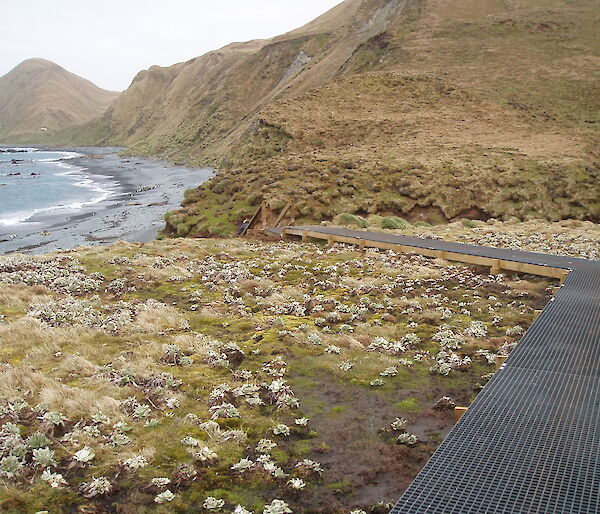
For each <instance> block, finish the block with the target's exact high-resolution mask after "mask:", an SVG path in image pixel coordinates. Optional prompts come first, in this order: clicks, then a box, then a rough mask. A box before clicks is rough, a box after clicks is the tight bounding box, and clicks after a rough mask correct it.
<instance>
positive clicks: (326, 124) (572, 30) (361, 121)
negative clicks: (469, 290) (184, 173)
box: [168, 1, 600, 234]
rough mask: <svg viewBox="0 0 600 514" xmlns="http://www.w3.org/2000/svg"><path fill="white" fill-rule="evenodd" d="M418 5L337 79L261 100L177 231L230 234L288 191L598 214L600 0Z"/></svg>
mask: <svg viewBox="0 0 600 514" xmlns="http://www.w3.org/2000/svg"><path fill="white" fill-rule="evenodd" d="M471 4H472V5H471ZM411 5H412V8H408V4H407V8H406V10H405V11H404V15H403V16H398V17H396V18H395V19H394V23H392V24H391V25H390V26H389V27H388V28H387V29H386V30H385V31H383V32H381V33H379V34H378V35H377V36H375V37H374V38H371V39H370V40H369V41H367V42H365V43H364V44H362V45H360V46H359V48H357V50H356V51H355V52H354V54H353V56H352V58H351V59H350V60H349V61H348V62H347V63H346V65H345V66H344V69H343V70H342V71H341V76H340V77H338V78H337V79H335V80H333V81H331V82H329V83H327V84H325V85H323V86H321V87H319V88H316V89H312V90H310V91H308V92H306V93H304V94H300V95H298V96H295V97H294V98H290V99H285V100H279V101H277V102H275V103H274V104H272V105H270V106H269V107H267V108H264V109H263V110H262V111H261V112H260V113H259V115H258V118H257V120H256V121H255V123H254V126H253V128H252V129H251V130H248V131H246V133H245V134H244V136H243V137H241V138H240V139H239V140H238V141H236V142H235V144H234V145H233V146H232V147H231V148H230V150H229V152H228V153H227V156H226V159H225V160H224V161H223V162H224V164H225V165H226V167H225V169H223V170H222V172H221V173H220V174H219V176H217V177H216V178H215V179H214V180H213V181H211V182H210V183H207V184H205V185H204V186H203V187H201V188H200V189H198V190H197V191H195V192H193V193H190V194H189V195H188V196H187V198H186V200H185V201H184V208H183V209H182V210H181V211H179V212H177V213H176V214H175V215H173V216H171V217H170V218H169V222H168V230H169V231H173V232H175V231H176V229H177V226H178V225H179V224H180V223H182V222H183V223H186V224H187V225H188V226H189V227H190V233H192V234H194V233H198V234H203V233H205V232H206V230H209V231H211V230H212V231H215V230H216V231H217V232H221V231H227V230H228V227H231V226H232V224H233V223H235V222H238V221H239V220H240V219H241V218H243V217H246V216H247V215H248V214H249V213H250V212H251V211H252V208H253V206H254V205H257V204H258V203H259V202H260V201H262V200H267V201H271V202H272V205H273V206H274V208H275V209H277V208H278V207H279V206H281V205H283V204H284V203H285V201H287V200H288V199H292V200H294V201H295V202H296V203H297V205H298V207H299V210H300V214H301V221H321V220H331V219H332V218H333V217H334V216H335V215H336V214H339V213H344V212H347V213H352V214H359V215H368V214H373V213H378V214H383V215H388V216H389V215H396V216H402V217H405V218H408V219H409V220H426V221H428V222H434V223H435V222H442V221H447V220H452V219H455V218H457V217H472V218H480V219H487V218H490V217H499V218H504V219H507V218H509V217H512V216H517V217H519V218H521V219H525V218H532V217H533V218H535V217H542V218H547V219H554V220H556V219H563V218H579V219H588V220H595V221H598V220H599V219H600V203H599V202H598V198H599V197H600V195H599V193H598V186H597V184H598V180H599V178H600V164H599V163H600V155H598V148H599V146H598V142H599V141H600V138H599V130H598V128H599V127H600V123H599V122H600V97H599V96H598V95H597V94H594V91H597V90H598V88H599V87H600V37H599V36H598V33H597V31H595V28H596V27H597V26H598V21H599V19H600V7H598V4H597V3H595V2H585V1H584V2H577V3H572V2H559V1H556V2H532V1H529V2H521V3H520V4H516V3H511V4H510V5H508V4H506V3H504V2H483V3H473V2H466V1H461V2H458V5H457V6H456V7H457V8H456V9H453V10H449V9H447V8H446V7H444V5H445V4H444V3H442V2H438V3H436V2H428V3H427V4H420V3H418V2H415V3H413V4H411ZM460 6H462V7H463V8H464V9H462V10H461V9H459V8H458V7H460ZM471 7H473V8H471Z"/></svg>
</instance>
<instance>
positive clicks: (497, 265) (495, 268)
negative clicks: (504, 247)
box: [490, 259, 502, 275]
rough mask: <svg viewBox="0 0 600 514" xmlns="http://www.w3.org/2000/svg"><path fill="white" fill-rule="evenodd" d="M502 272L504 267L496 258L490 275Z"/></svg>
mask: <svg viewBox="0 0 600 514" xmlns="http://www.w3.org/2000/svg"><path fill="white" fill-rule="evenodd" d="M500 273H502V267H501V266H500V261H499V260H498V259H494V262H493V263H492V267H491V268H490V275H499V274H500Z"/></svg>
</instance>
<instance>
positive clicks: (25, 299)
mask: <svg viewBox="0 0 600 514" xmlns="http://www.w3.org/2000/svg"><path fill="white" fill-rule="evenodd" d="M394 221H396V222H397V223H400V222H399V221H398V220H394ZM0 286H1V287H0V362H1V364H0V481H1V485H0V510H2V511H5V512H36V511H41V510H51V512H52V513H59V512H73V511H74V510H76V509H78V511H80V512H149V511H152V512H161V511H162V512H236V513H245V512H256V513H259V512H262V513H273V514H274V513H287V512H345V513H347V512H350V511H352V512H355V513H360V512H370V513H376V512H385V511H386V510H387V509H388V508H389V506H390V505H391V504H392V503H393V502H394V501H395V500H397V498H398V497H399V495H400V494H401V493H402V491H403V490H404V489H405V488H406V487H407V486H408V484H409V483H410V481H411V480H412V479H413V478H414V477H415V476H416V474H417V473H418V472H419V470H420V469H421V467H422V466H423V465H424V464H425V462H426V461H427V459H428V458H429V456H430V455H431V454H432V452H433V451H434V450H435V449H436V447H437V446H438V445H439V443H440V442H441V441H442V440H443V438H444V436H445V435H446V434H447V433H448V431H449V430H450V429H451V427H452V425H453V423H454V418H453V408H454V406H455V405H459V406H467V405H469V404H470V402H471V401H472V400H473V399H474V397H475V396H476V394H477V392H478V390H479V389H481V387H483V385H484V384H485V383H486V381H487V380H488V379H489V377H490V376H491V375H492V374H493V373H494V371H495V369H496V365H495V364H496V360H497V357H498V355H506V354H508V353H509V352H510V351H511V349H512V348H513V347H514V346H515V344H516V343H517V341H518V339H519V337H520V336H521V334H522V333H523V332H524V331H525V330H526V328H527V327H528V326H529V324H530V323H531V322H532V320H533V318H534V315H535V312H534V311H535V310H536V309H539V308H541V307H542V306H543V305H544V304H545V303H546V301H547V300H548V299H549V297H550V295H551V294H552V293H553V291H554V288H555V286H556V283H555V282H552V281H549V280H545V279H538V278H533V277H529V276H517V275H512V276H507V275H495V276H494V275H489V274H488V272H487V270H486V269H483V268H474V267H466V266H462V265H454V264H450V263H448V262H445V261H441V260H428V259H426V258H424V257H419V256H407V255H400V254H395V253H393V252H391V251H378V250H366V251H359V250H357V249H354V248H352V247H346V246H342V245H336V246H333V247H331V248H325V247H322V246H316V245H313V244H291V243H277V244H267V243H259V242H249V241H240V240H192V239H179V240H165V241H157V242H153V243H148V244H127V243H119V244H117V245H115V246H112V247H105V248H84V249H79V250H74V251H68V252H64V253H60V254H52V255H47V256H40V257H30V256H20V255H11V256H5V257H1V258H0Z"/></svg>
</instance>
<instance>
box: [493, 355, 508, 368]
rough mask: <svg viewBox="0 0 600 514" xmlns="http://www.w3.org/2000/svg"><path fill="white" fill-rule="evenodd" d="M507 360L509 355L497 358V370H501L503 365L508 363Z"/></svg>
mask: <svg viewBox="0 0 600 514" xmlns="http://www.w3.org/2000/svg"><path fill="white" fill-rule="evenodd" d="M506 359H508V355H498V356H496V369H500V368H501V367H502V365H503V364H504V363H505V362H506Z"/></svg>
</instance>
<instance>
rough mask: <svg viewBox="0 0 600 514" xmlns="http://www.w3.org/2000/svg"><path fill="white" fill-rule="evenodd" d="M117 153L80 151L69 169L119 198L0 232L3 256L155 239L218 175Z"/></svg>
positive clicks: (45, 217)
mask: <svg viewBox="0 0 600 514" xmlns="http://www.w3.org/2000/svg"><path fill="white" fill-rule="evenodd" d="M117 150H118V149H116V148H76V149H69V151H77V152H79V153H82V154H84V157H79V158H76V159H69V160H68V163H69V164H73V165H75V166H80V167H82V168H86V174H88V175H90V176H91V177H92V178H93V179H94V181H95V182H97V183H98V184H100V185H107V186H110V187H111V188H112V189H113V190H114V192H113V194H111V196H110V197H109V198H107V199H106V200H104V201H102V202H99V203H97V204H95V205H90V206H87V207H84V208H83V209H81V210H79V211H77V212H75V213H72V214H52V215H48V214H40V215H37V216H34V217H33V218H31V219H29V220H28V221H27V222H26V223H21V224H19V225H16V226H8V227H0V254H5V253H13V252H22V253H33V254H38V253H45V252H49V251H54V250H65V249H69V248H75V247H78V246H92V245H103V244H111V243H114V242H115V241H119V240H124V241H130V242H145V241H150V240H152V239H154V238H155V237H156V235H157V233H158V231H159V230H160V229H161V228H162V227H163V223H164V222H163V216H164V214H165V212H167V211H169V210H172V209H174V208H177V207H178V206H179V205H180V203H181V199H182V198H183V193H184V192H185V190H186V189H190V188H193V187H197V186H198V185H199V184H201V183H202V182H204V181H206V180H208V179H209V178H211V177H212V176H213V174H214V170H212V169H209V168H191V167H185V166H176V165H173V164H169V163H166V162H162V161H158V160H154V159H141V158H124V157H120V156H119V155H118V154H117V153H116V151H117Z"/></svg>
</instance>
